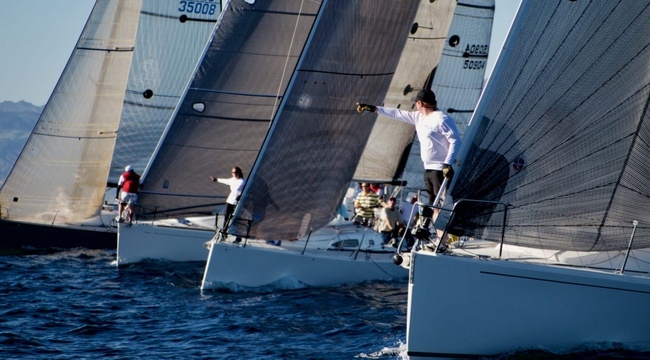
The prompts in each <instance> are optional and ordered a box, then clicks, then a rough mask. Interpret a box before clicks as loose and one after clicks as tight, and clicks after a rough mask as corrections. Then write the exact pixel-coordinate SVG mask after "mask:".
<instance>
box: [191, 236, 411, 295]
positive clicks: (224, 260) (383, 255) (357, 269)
mask: <svg viewBox="0 0 650 360" xmlns="http://www.w3.org/2000/svg"><path fill="white" fill-rule="evenodd" d="M304 244H305V242H304V240H302V241H297V242H294V243H291V242H286V241H283V242H282V246H274V245H269V244H266V242H264V241H251V240H249V241H248V242H247V243H246V244H245V246H242V245H238V244H233V243H230V242H216V241H212V242H211V248H210V254H209V256H208V262H207V264H206V267H205V273H204V275H203V282H202V284H201V288H202V289H214V288H230V287H231V286H232V285H236V286H243V287H261V286H267V285H270V286H273V285H279V286H297V287H300V286H305V285H306V286H335V285H343V284H354V283H360V282H363V281H373V280H392V279H406V278H407V277H408V270H407V269H406V268H403V267H401V266H397V265H395V264H394V263H393V261H392V256H393V254H394V252H393V251H391V250H389V249H385V250H383V251H381V250H368V251H363V250H361V251H359V252H357V251H354V250H326V249H324V248H321V249H315V248H313V247H308V248H307V249H306V250H305V251H304V252H303V247H304ZM391 249H392V248H391ZM282 284H284V285H282Z"/></svg>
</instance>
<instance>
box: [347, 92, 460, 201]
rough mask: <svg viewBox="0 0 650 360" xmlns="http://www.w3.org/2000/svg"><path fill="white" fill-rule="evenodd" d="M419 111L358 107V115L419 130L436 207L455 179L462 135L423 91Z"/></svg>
mask: <svg viewBox="0 0 650 360" xmlns="http://www.w3.org/2000/svg"><path fill="white" fill-rule="evenodd" d="M413 100H415V105H416V108H417V111H404V110H400V109H395V108H385V107H382V106H374V105H368V104H361V103H357V112H359V113H363V112H364V111H369V112H376V113H377V114H379V115H384V116H387V117H389V118H392V119H395V120H399V121H402V122H405V123H408V124H412V125H414V126H415V131H416V132H417V136H418V140H419V141H420V156H421V158H422V163H423V164H424V169H425V171H424V185H425V187H426V189H427V193H428V194H429V204H431V203H433V200H434V199H435V198H436V194H437V193H438V191H439V190H440V187H441V185H442V181H443V179H444V178H445V177H447V178H451V177H452V175H453V169H452V167H451V163H452V162H453V161H454V157H455V156H456V153H457V152H458V149H459V148H460V135H459V134H458V129H457V128H456V124H455V123H454V120H453V119H452V118H451V117H449V116H448V115H447V114H445V113H443V112H442V111H440V110H439V109H438V103H437V101H436V95H435V94H434V93H433V91H431V90H429V89H422V90H420V91H419V92H418V94H417V96H416V97H415V99H413Z"/></svg>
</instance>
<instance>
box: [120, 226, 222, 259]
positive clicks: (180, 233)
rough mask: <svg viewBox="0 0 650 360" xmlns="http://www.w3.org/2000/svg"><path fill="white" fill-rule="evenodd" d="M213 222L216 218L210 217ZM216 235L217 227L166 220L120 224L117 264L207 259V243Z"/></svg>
mask: <svg viewBox="0 0 650 360" xmlns="http://www.w3.org/2000/svg"><path fill="white" fill-rule="evenodd" d="M211 219H212V220H209V221H212V223H214V217H212V218H211ZM213 236H214V229H213V228H208V227H199V226H192V222H188V224H187V225H181V226H179V225H177V226H170V225H168V224H167V225H165V224H164V223H158V224H154V225H152V224H148V223H135V224H133V225H131V226H128V225H126V224H124V223H122V224H119V229H118V236H117V265H118V266H120V265H126V264H133V263H137V262H140V261H143V260H166V261H205V260H206V258H207V256H208V250H207V249H206V248H205V243H206V242H207V241H209V240H210V239H212V237H213Z"/></svg>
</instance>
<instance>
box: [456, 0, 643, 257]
mask: <svg viewBox="0 0 650 360" xmlns="http://www.w3.org/2000/svg"><path fill="white" fill-rule="evenodd" d="M521 6H522V9H521V11H520V12H519V13H518V15H517V18H516V19H515V22H514V23H513V27H512V29H511V31H510V33H509V36H508V38H507V40H506V42H505V45H504V49H503V50H502V52H501V55H500V57H499V60H498V61H497V66H496V67H495V70H494V73H493V76H492V77H491V79H494V80H489V82H488V85H487V87H486V90H485V92H484V94H483V96H482V98H481V101H480V104H479V105H478V107H477V109H476V113H475V114H474V117H473V118H472V123H471V126H470V128H469V129H468V133H467V137H466V139H467V140H465V141H464V142H463V146H462V148H461V151H460V154H459V157H458V160H459V165H460V167H459V169H458V171H457V172H456V176H455V177H454V181H453V183H452V188H451V189H450V192H451V195H452V197H453V200H455V201H459V200H461V199H477V200H489V201H495V202H501V203H505V204H508V211H507V217H505V243H506V244H514V245H521V246H529V247H535V248H547V249H557V250H577V251H600V250H615V249H624V248H626V247H627V246H628V244H629V242H630V239H631V235H632V233H633V228H634V221H638V227H637V228H636V232H635V233H634V241H633V243H632V247H633V248H647V247H649V246H650V213H649V212H648V211H647V209H648V208H650V182H649V181H648V179H647V176H648V173H650V165H649V164H650V161H649V160H648V159H649V158H650V146H649V145H648V144H650V131H649V130H650V128H649V125H650V114H649V113H648V104H650V72H649V71H648V69H649V68H650V37H648V36H646V35H647V34H650V3H649V2H648V1H633V2H627V1H607V2H604V1H559V0H555V1H524V2H522V5H521ZM450 200H451V199H449V198H448V199H447V201H448V202H450ZM503 221H504V213H503V206H493V205H490V204H485V203H482V204H481V203H479V204H477V203H459V205H458V206H457V211H456V214H455V217H454V218H453V220H452V223H451V228H450V231H451V232H452V233H453V232H457V233H463V232H464V234H466V235H469V236H475V237H478V238H481V239H486V240H500V236H501V230H502V226H501V225H502V223H503ZM461 229H464V230H461Z"/></svg>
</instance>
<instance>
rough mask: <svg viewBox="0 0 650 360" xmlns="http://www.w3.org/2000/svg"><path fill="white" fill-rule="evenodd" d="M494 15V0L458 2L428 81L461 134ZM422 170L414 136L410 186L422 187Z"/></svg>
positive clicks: (407, 171)
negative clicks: (438, 58) (440, 52)
mask: <svg viewBox="0 0 650 360" xmlns="http://www.w3.org/2000/svg"><path fill="white" fill-rule="evenodd" d="M493 19H494V0H463V1H461V2H458V3H457V4H456V10H455V11H454V16H453V19H452V21H451V25H450V27H449V32H448V33H447V37H446V41H445V43H444V49H443V50H442V56H441V57H440V62H439V63H438V66H437V67H436V69H435V70H434V71H433V73H432V74H431V77H432V79H429V82H428V83H427V84H425V85H426V86H427V87H430V88H431V89H432V90H433V91H434V92H435V94H436V98H437V100H438V107H439V108H440V109H441V110H442V111H444V112H445V113H447V114H448V115H449V116H451V117H452V118H453V119H454V122H455V123H456V127H457V128H458V131H459V132H460V134H461V138H463V137H464V134H465V129H466V128H467V124H468V123H469V120H470V118H471V116H472V114H473V112H474V108H475V107H476V103H477V102H478V99H479V97H480V96H481V91H482V90H483V82H484V79H485V70H486V63H487V56H488V52H489V50H490V36H491V34H492V22H493ZM393 122H395V121H393ZM423 173H424V166H423V165H422V160H421V159H420V143H419V141H418V139H417V137H415V139H414V140H413V145H412V147H411V151H410V153H409V155H408V160H407V161H406V165H405V168H404V171H403V173H402V179H403V180H406V182H407V186H408V187H409V188H413V189H423V188H424V182H423V177H422V174H423Z"/></svg>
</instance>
